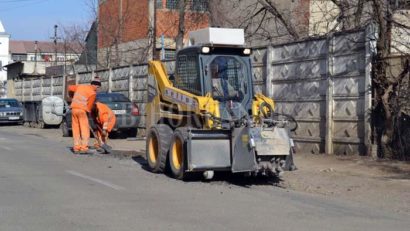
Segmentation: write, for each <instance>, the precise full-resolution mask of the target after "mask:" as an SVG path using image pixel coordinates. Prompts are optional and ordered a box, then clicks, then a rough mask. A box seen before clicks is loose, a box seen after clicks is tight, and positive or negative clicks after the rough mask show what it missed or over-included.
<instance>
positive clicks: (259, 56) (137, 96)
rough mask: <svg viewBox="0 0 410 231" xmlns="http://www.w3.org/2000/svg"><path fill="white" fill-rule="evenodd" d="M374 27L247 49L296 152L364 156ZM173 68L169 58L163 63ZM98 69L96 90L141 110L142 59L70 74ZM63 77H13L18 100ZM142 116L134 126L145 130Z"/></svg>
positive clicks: (55, 87) (88, 75)
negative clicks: (288, 120)
mask: <svg viewBox="0 0 410 231" xmlns="http://www.w3.org/2000/svg"><path fill="white" fill-rule="evenodd" d="M374 47H375V31H374V30H373V27H372V26H369V27H368V28H367V29H366V30H361V31H355V32H344V33H339V34H333V35H330V36H328V37H326V38H316V39H309V40H306V41H300V42H294V43H288V44H282V45H274V46H269V47H258V48H254V49H253V54H252V57H251V59H252V63H253V76H252V78H253V83H254V89H255V91H256V92H261V93H265V94H267V95H268V96H269V97H271V98H273V99H274V100H275V102H276V110H277V111H278V112H283V113H287V114H290V115H293V116H294V117H295V118H296V119H297V121H298V122H299V128H298V129H297V130H296V131H295V132H294V134H293V138H294V140H295V144H296V148H297V150H301V151H303V152H310V153H334V154H356V153H360V154H366V152H368V150H369V147H370V146H371V142H370V136H371V126H370V110H371V68H372V67H371V65H372V62H371V61H372V56H373V54H374ZM165 65H166V67H167V70H168V73H174V69H175V63H174V61H166V62H165ZM95 75H98V76H100V78H101V81H102V90H103V91H108V92H119V93H122V94H124V95H126V96H127V97H129V98H130V99H131V100H132V101H134V102H136V103H137V104H138V105H139V108H140V110H141V114H142V115H143V114H145V103H146V100H147V99H146V89H147V85H146V81H147V77H148V67H147V65H143V64H142V65H131V66H125V67H118V68H112V69H105V70H98V71H95V72H82V73H78V74H77V75H76V76H75V82H76V83H79V84H85V83H90V81H91V79H92V78H93V76H95ZM66 82H67V78H66V77H61V76H60V77H53V78H50V77H42V78H37V79H26V80H17V81H15V82H14V92H15V96H16V98H18V99H20V100H22V101H25V100H40V99H42V98H43V97H45V96H48V95H55V96H60V97H63V96H64V94H65V90H64V89H65V84H66ZM144 125H145V118H143V117H142V118H141V122H140V125H139V127H141V128H143V127H144Z"/></svg>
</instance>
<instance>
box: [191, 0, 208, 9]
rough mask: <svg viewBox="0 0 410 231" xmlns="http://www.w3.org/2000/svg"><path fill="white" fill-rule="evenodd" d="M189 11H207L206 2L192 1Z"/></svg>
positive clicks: (202, 0)
mask: <svg viewBox="0 0 410 231" xmlns="http://www.w3.org/2000/svg"><path fill="white" fill-rule="evenodd" d="M191 10H193V11H208V0H192V5H191Z"/></svg>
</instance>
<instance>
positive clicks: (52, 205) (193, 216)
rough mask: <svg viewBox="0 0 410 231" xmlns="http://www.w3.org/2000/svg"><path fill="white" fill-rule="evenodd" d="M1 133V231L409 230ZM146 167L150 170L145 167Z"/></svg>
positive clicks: (309, 200)
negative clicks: (176, 177) (175, 178)
mask: <svg viewBox="0 0 410 231" xmlns="http://www.w3.org/2000/svg"><path fill="white" fill-rule="evenodd" d="M66 146H67V144H66V143H64V142H61V141H56V140H52V139H47V138H44V137H41V136H38V134H34V133H32V134H30V133H27V134H18V133H15V132H13V131H10V130H8V129H7V127H0V230H2V231H5V230H13V231H17V230H41V231H43V230H87V231H89V230H99V231H101V230H360V231H363V230H372V231H376V230H383V231H384V230H408V228H409V227H410V219H409V218H410V217H408V216H406V215H402V214H397V213H390V212H387V211H378V210H376V209H373V208H369V207H366V206H364V205H361V204H355V203H352V202H349V201H342V200H334V199H330V198H325V197H318V196H312V195H307V194H301V193H295V192H288V191H287V190H285V189H281V188H278V187H274V186H272V185H269V184H260V183H261V182H257V183H258V184H256V185H250V186H249V185H246V184H245V183H244V182H242V183H238V182H235V183H227V182H226V181H216V182H211V183H206V182H188V183H187V182H180V181H176V180H173V179H170V178H168V177H167V176H164V175H156V174H152V173H149V172H147V171H146V170H144V168H143V167H142V166H143V160H136V161H135V160H132V159H119V158H113V157H109V156H102V155H95V156H74V155H72V154H70V152H69V151H68V149H67V147H66ZM141 163H142V164H141Z"/></svg>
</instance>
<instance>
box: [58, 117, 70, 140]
mask: <svg viewBox="0 0 410 231" xmlns="http://www.w3.org/2000/svg"><path fill="white" fill-rule="evenodd" d="M60 128H61V132H62V133H63V137H70V136H71V132H70V130H69V129H68V127H67V122H66V121H65V120H63V122H61V124H60Z"/></svg>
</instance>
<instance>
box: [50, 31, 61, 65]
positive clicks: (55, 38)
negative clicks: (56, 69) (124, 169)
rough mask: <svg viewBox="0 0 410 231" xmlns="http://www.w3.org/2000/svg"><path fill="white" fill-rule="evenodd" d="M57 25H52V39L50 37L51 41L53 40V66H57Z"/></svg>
mask: <svg viewBox="0 0 410 231" xmlns="http://www.w3.org/2000/svg"><path fill="white" fill-rule="evenodd" d="M57 28H58V26H57V25H54V37H51V39H53V40H54V65H55V66H57V40H58V39H61V38H60V37H57Z"/></svg>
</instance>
